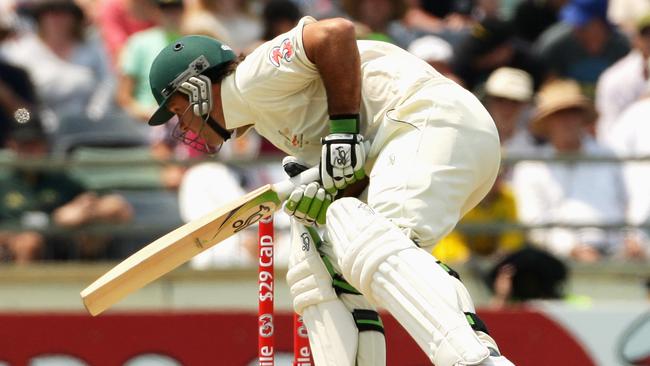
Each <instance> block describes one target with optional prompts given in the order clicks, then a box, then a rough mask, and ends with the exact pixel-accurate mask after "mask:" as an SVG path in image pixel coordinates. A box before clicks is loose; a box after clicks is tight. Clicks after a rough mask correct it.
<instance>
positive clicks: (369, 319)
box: [352, 309, 384, 334]
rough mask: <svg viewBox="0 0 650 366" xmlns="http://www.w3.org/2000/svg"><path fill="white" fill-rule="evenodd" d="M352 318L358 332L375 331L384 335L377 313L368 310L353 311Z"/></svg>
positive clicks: (382, 325)
mask: <svg viewBox="0 0 650 366" xmlns="http://www.w3.org/2000/svg"><path fill="white" fill-rule="evenodd" d="M352 317H354V322H355V323H356V324H357V329H359V332H367V331H375V332H379V333H381V334H384V323H383V322H382V321H381V318H380V317H379V313H377V312H376V311H374V310H368V309H354V310H353V311H352Z"/></svg>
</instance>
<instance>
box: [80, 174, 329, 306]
mask: <svg viewBox="0 0 650 366" xmlns="http://www.w3.org/2000/svg"><path fill="white" fill-rule="evenodd" d="M319 178H320V175H319V171H318V168H311V169H309V170H306V171H304V172H303V173H301V174H300V175H298V176H296V177H293V178H291V179H287V180H285V181H282V182H279V183H276V184H267V185H265V186H263V187H260V188H258V189H256V190H254V191H252V192H250V193H248V194H246V195H244V196H243V197H241V198H238V199H236V200H234V201H232V202H231V203H230V204H228V205H225V206H224V207H220V208H218V209H216V210H214V211H212V212H211V213H209V214H207V215H205V216H203V217H201V218H198V219H196V220H194V221H191V222H189V223H187V224H185V225H183V226H181V227H179V228H178V229H176V230H174V231H172V232H170V233H168V234H166V235H164V236H163V237H161V238H160V239H157V240H156V241H154V242H152V243H150V244H148V245H147V246H145V247H144V248H142V249H140V250H139V251H138V252H136V253H135V254H133V255H131V256H130V257H128V258H127V259H125V260H124V261H123V262H121V263H120V264H118V265H117V266H115V267H114V268H113V269H111V270H110V271H108V272H106V273H105V274H104V275H103V276H101V277H100V278H99V279H97V280H96V281H95V282H93V283H92V284H91V285H90V286H88V287H87V288H86V289H84V290H83V291H81V298H82V299H83V303H84V306H85V307H86V309H87V310H88V312H89V313H90V314H92V315H93V316H95V315H98V314H101V313H102V312H103V311H104V310H106V309H108V308H109V307H111V306H112V305H114V304H115V303H117V302H119V301H120V300H122V299H123V298H124V297H126V296H127V295H129V294H131V293H133V292H135V291H137V290H139V289H141V288H142V287H144V286H145V285H147V284H148V283H150V282H153V281H155V280H156V279H158V278H159V277H161V276H162V275H164V274H166V273H168V272H170V271H172V270H173V269H175V268H176V267H178V266H180V265H182V264H183V263H185V262H187V261H189V260H190V259H191V258H192V257H194V256H196V255H197V254H199V253H201V252H203V251H204V250H207V249H208V248H210V247H212V246H214V245H215V244H217V243H219V242H221V241H222V240H224V239H226V238H228V237H230V236H232V235H234V234H236V233H238V232H240V231H241V230H243V229H245V228H247V227H249V226H251V225H253V224H255V223H256V222H258V221H259V220H260V219H262V218H264V217H267V216H269V215H271V214H272V213H273V212H275V211H277V210H278V209H280V207H282V202H283V201H284V200H285V199H287V198H288V196H289V194H291V192H292V191H293V189H294V187H296V186H299V185H301V184H307V183H311V182H313V181H316V180H318V179H319Z"/></svg>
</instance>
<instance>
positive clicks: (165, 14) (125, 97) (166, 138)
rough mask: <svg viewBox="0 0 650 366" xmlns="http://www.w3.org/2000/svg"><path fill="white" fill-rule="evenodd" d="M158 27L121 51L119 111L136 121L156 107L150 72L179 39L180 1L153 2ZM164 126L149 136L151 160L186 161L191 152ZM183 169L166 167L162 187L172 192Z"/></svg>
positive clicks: (134, 37) (131, 39)
mask: <svg viewBox="0 0 650 366" xmlns="http://www.w3.org/2000/svg"><path fill="white" fill-rule="evenodd" d="M155 1H156V4H157V7H156V15H155V19H157V25H156V26H155V27H152V28H149V29H147V30H144V31H142V32H138V33H135V34H133V35H132V36H131V37H129V39H128V40H127V42H126V45H125V46H124V48H123V49H122V53H121V55H120V62H119V73H120V76H119V84H118V95H117V100H118V102H119V104H120V106H121V107H122V108H124V110H125V111H126V112H127V113H128V114H129V115H130V116H131V117H133V118H134V119H136V120H137V121H141V122H144V121H147V120H148V119H149V117H150V116H151V114H153V112H154V111H155V110H156V108H157V103H156V100H155V99H154V97H153V95H152V94H151V89H150V88H149V70H150V69H151V63H152V62H153V59H154V58H155V57H156V55H157V54H158V52H159V51H160V50H161V49H163V48H164V47H165V46H166V45H167V44H169V43H170V42H172V41H174V40H175V39H177V38H180V36H181V29H180V26H181V25H182V19H183V18H184V15H185V7H184V2H183V0H155ZM170 135H171V134H170V133H169V131H168V130H167V129H166V127H165V126H161V127H159V128H156V129H153V130H152V131H151V135H150V144H151V152H152V156H153V157H154V158H156V159H159V160H161V161H167V160H170V159H173V158H179V159H182V158H186V157H188V156H189V155H190V153H191V152H190V149H189V148H188V147H187V146H185V145H184V144H178V143H177V141H175V140H173V139H172V138H170ZM184 172H185V169H184V168H183V167H181V166H179V165H176V164H166V165H165V167H164V168H163V170H162V176H161V180H162V184H163V186H164V187H166V188H169V189H172V190H175V189H177V188H178V187H179V185H180V183H181V180H182V176H183V174H184Z"/></svg>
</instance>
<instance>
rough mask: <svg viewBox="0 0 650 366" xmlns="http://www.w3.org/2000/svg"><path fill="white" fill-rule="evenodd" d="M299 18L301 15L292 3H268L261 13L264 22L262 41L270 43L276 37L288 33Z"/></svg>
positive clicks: (279, 0)
mask: <svg viewBox="0 0 650 366" xmlns="http://www.w3.org/2000/svg"><path fill="white" fill-rule="evenodd" d="M300 18H302V13H301V12H300V9H299V8H298V6H296V5H295V3H294V2H293V1H290V0H270V1H268V2H267V3H266V4H265V6H264V10H263V11H262V19H263V21H264V32H263V34H262V40H264V41H270V40H272V39H273V38H275V37H276V36H278V35H280V34H282V33H285V32H288V31H289V30H290V29H291V28H293V27H295V26H296V24H298V21H299V20H300Z"/></svg>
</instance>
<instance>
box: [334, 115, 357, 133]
mask: <svg viewBox="0 0 650 366" xmlns="http://www.w3.org/2000/svg"><path fill="white" fill-rule="evenodd" d="M330 133H359V115H358V114H339V115H334V116H330Z"/></svg>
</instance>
